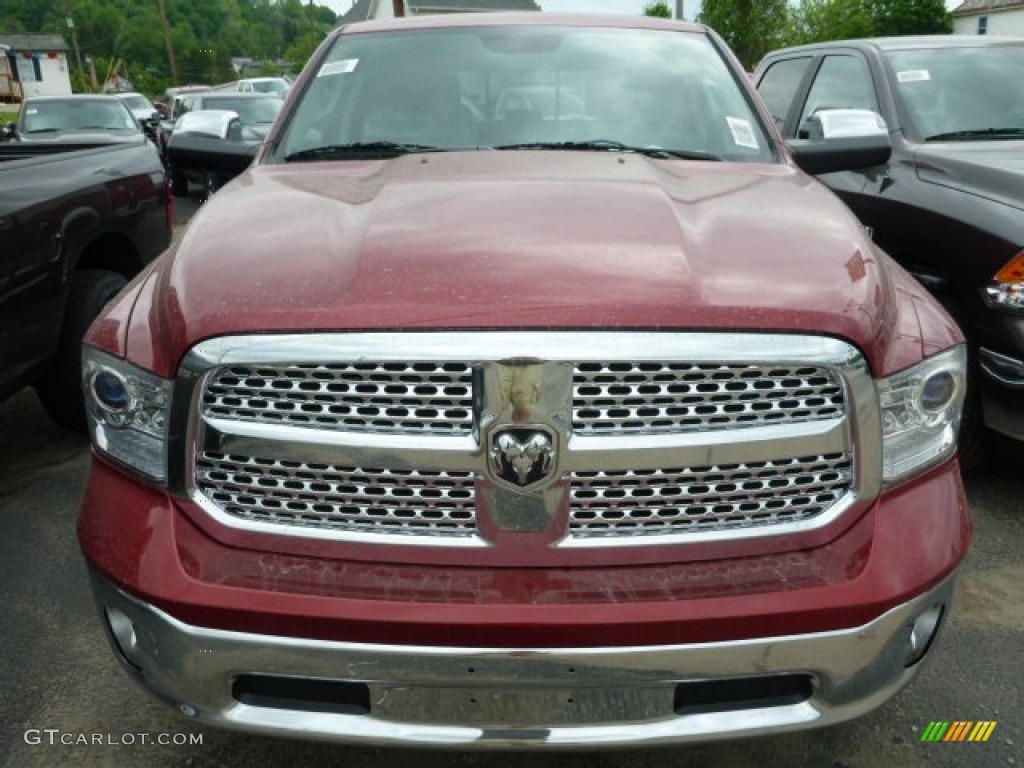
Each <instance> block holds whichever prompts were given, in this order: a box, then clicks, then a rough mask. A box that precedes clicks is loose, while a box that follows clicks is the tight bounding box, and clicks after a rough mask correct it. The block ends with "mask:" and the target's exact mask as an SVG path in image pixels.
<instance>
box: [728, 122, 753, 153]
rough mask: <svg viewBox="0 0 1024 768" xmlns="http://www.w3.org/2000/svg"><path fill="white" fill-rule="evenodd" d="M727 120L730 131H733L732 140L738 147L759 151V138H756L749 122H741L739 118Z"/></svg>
mask: <svg viewBox="0 0 1024 768" xmlns="http://www.w3.org/2000/svg"><path fill="white" fill-rule="evenodd" d="M725 120H726V122H727V123H729V130H730V131H732V140H733V142H735V144H736V146H739V147H749V148H750V149H757V138H756V137H755V136H754V131H753V129H752V128H751V127H750V121H749V120H741V119H740V118H738V117H727V118H725Z"/></svg>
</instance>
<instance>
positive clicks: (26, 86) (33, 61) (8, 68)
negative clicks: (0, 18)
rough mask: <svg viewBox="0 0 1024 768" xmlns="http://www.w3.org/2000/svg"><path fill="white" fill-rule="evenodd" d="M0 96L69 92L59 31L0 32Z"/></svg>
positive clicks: (14, 98) (65, 48)
mask: <svg viewBox="0 0 1024 768" xmlns="http://www.w3.org/2000/svg"><path fill="white" fill-rule="evenodd" d="M0 52H2V53H0V55H2V56H3V57H4V63H3V64H0V100H8V101H21V100H22V99H27V98H29V97H31V96H66V95H68V94H70V93H71V74H70V69H69V67H68V57H67V52H68V44H67V43H66V42H64V38H63V37H61V36H60V35H3V34H0Z"/></svg>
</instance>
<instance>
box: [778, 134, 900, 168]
mask: <svg viewBox="0 0 1024 768" xmlns="http://www.w3.org/2000/svg"><path fill="white" fill-rule="evenodd" d="M786 145H787V146H788V147H789V151H790V152H791V153H792V155H793V160H795V161H796V164H797V165H798V166H799V167H800V169H801V170H803V172H804V173H809V174H811V175H812V176H817V175H819V174H822V173H839V172H840V171H857V170H861V169H863V168H874V167H876V166H879V165H885V164H886V163H888V162H889V157H890V156H891V155H892V144H890V143H889V136H888V135H883V136H863V137H853V138H840V139H830V140H828V141H821V140H820V139H817V140H812V139H792V140H790V141H788V142H786Z"/></svg>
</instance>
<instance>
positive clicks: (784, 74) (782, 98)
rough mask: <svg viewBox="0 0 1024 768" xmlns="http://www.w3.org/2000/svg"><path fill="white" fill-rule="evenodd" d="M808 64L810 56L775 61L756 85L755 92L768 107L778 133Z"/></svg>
mask: <svg viewBox="0 0 1024 768" xmlns="http://www.w3.org/2000/svg"><path fill="white" fill-rule="evenodd" d="M810 63H811V58H810V56H802V57H801V58H799V59H783V60H782V61H777V62H775V63H774V64H772V65H770V66H769V67H768V69H767V70H766V71H765V73H764V74H763V75H762V76H761V82H760V83H758V84H757V90H758V91H759V92H760V93H761V98H763V99H764V102H765V104H767V105H768V111H769V112H771V113H772V117H774V118H775V124H776V125H777V126H778V128H779V130H780V131H781V130H782V127H783V125H784V124H785V122H786V115H787V114H789V108H790V106H791V105H792V104H793V99H795V98H796V91H797V88H799V87H800V83H801V82H802V81H803V79H804V73H806V72H807V65H808V64H810Z"/></svg>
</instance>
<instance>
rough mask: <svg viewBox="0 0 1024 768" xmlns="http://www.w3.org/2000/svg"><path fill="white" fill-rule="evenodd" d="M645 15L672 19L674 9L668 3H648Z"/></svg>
mask: <svg viewBox="0 0 1024 768" xmlns="http://www.w3.org/2000/svg"><path fill="white" fill-rule="evenodd" d="M644 16H657V17H658V18H659V19H671V18H672V11H671V10H670V9H669V7H668V5H667V4H666V3H663V2H656V3H648V4H647V5H646V6H644Z"/></svg>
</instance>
